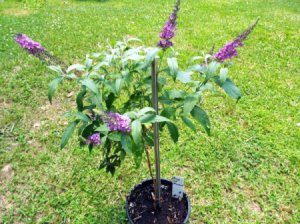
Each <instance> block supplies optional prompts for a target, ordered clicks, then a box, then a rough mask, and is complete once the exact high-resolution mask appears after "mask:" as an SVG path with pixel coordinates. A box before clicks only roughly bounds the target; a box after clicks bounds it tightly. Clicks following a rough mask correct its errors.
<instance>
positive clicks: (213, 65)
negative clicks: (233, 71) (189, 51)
mask: <svg viewBox="0 0 300 224" xmlns="http://www.w3.org/2000/svg"><path fill="white" fill-rule="evenodd" d="M219 66H220V63H219V62H216V61H213V62H211V63H210V64H209V65H208V72H209V73H210V74H211V75H214V74H215V73H216V72H217V69H218V68H219Z"/></svg>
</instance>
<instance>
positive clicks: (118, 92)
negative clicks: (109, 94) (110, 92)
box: [115, 79, 122, 96]
mask: <svg viewBox="0 0 300 224" xmlns="http://www.w3.org/2000/svg"><path fill="white" fill-rule="evenodd" d="M121 86H122V79H117V80H116V83H115V89H116V94H117V95H118V96H119V95H120V90H121Z"/></svg>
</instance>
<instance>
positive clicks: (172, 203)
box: [127, 180, 188, 224]
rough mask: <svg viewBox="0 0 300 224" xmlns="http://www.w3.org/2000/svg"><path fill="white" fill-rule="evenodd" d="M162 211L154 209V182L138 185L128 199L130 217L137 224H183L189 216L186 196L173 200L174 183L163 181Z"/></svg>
mask: <svg viewBox="0 0 300 224" xmlns="http://www.w3.org/2000/svg"><path fill="white" fill-rule="evenodd" d="M161 187H162V188H161V189H162V191H161V196H162V203H161V205H162V206H161V209H155V207H154V188H153V182H152V181H146V182H143V183H142V184H140V185H138V186H137V187H136V188H135V189H134V190H133V191H132V192H131V194H130V195H129V197H128V199H127V200H128V201H127V203H128V215H129V216H130V218H131V220H132V221H133V223H135V224H152V223H153V224H171V223H172V224H183V223H185V220H186V217H187V215H188V199H187V197H186V195H184V197H183V198H182V199H181V200H179V199H175V198H172V183H171V182H170V181H166V180H162V186H161Z"/></svg>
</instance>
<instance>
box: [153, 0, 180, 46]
mask: <svg viewBox="0 0 300 224" xmlns="http://www.w3.org/2000/svg"><path fill="white" fill-rule="evenodd" d="M179 4H180V0H177V2H176V4H175V7H174V10H173V12H172V14H171V15H170V16H169V19H168V21H167V22H166V23H165V25H164V27H163V29H162V31H161V33H160V34H159V37H160V38H161V39H162V40H160V41H159V42H158V44H157V46H159V47H161V48H163V49H167V48H168V47H172V46H173V45H174V44H173V43H172V42H171V41H170V39H172V38H173V37H175V31H176V30H177V28H176V25H177V23H176V19H177V13H178V11H179Z"/></svg>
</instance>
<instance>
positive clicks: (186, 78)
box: [176, 71, 193, 83]
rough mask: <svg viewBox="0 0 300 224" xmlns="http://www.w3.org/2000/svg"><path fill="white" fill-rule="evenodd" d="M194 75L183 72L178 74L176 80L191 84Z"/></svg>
mask: <svg viewBox="0 0 300 224" xmlns="http://www.w3.org/2000/svg"><path fill="white" fill-rule="evenodd" d="M192 74H193V72H183V71H179V72H178V73H177V76H176V80H179V81H181V82H182V83H189V82H191V80H192V79H191V75H192Z"/></svg>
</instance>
